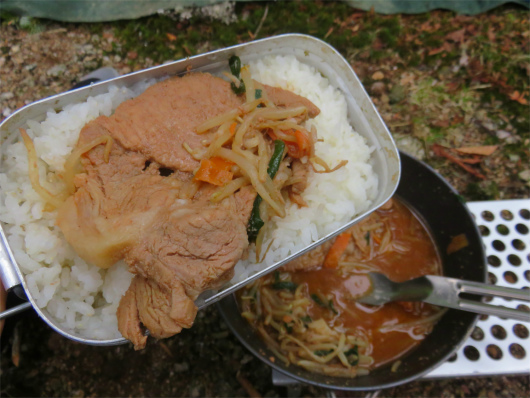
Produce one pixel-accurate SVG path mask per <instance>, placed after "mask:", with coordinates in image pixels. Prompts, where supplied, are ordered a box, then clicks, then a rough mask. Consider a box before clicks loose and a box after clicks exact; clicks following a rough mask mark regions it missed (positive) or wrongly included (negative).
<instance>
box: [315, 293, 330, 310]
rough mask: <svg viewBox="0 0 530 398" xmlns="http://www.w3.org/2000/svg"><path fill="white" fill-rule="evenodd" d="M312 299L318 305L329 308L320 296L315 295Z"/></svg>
mask: <svg viewBox="0 0 530 398" xmlns="http://www.w3.org/2000/svg"><path fill="white" fill-rule="evenodd" d="M311 298H312V299H313V301H314V302H315V303H317V304H318V305H319V306H321V307H324V308H326V307H327V305H326V303H324V302H323V301H322V299H321V298H320V297H319V296H318V294H316V293H313V294H312V295H311Z"/></svg>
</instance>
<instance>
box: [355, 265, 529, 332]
mask: <svg viewBox="0 0 530 398" xmlns="http://www.w3.org/2000/svg"><path fill="white" fill-rule="evenodd" d="M368 276H369V278H370V282H371V290H370V291H369V292H368V294H366V295H364V296H361V297H357V298H356V300H357V301H359V302H361V303H366V304H372V305H381V304H385V303H388V302H391V301H423V302H425V303H429V304H434V305H438V306H441V307H446V308H455V309H457V310H464V311H470V312H474V313H477V314H484V315H495V316H498V317H503V318H508V319H517V320H520V321H524V322H530V313H529V312H528V311H524V310H522V309H514V308H507V307H504V306H499V305H492V304H486V303H480V302H477V301H472V300H468V299H465V298H462V297H460V295H461V294H465V293H467V294H473V295H479V296H487V297H501V298H504V299H512V300H520V301H526V302H529V301H530V291H528V290H524V289H515V288H510V287H503V286H496V285H489V284H487V283H479V282H471V281H464V280H461V279H455V278H447V277H444V276H438V275H426V276H422V277H420V278H415V279H411V280H409V281H406V282H401V283H398V282H393V281H391V280H390V279H388V278H387V277H386V275H383V274H380V273H377V272H370V273H369V274H368Z"/></svg>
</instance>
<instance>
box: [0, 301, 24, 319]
mask: <svg viewBox="0 0 530 398" xmlns="http://www.w3.org/2000/svg"><path fill="white" fill-rule="evenodd" d="M30 308H31V303H30V302H29V301H28V302H25V303H22V304H19V305H16V306H14V307H12V308H10V309H8V310H5V311H2V312H0V320H2V319H5V318H7V317H10V316H12V315H15V314H18V313H19V312H22V311H26V310H27V309H30Z"/></svg>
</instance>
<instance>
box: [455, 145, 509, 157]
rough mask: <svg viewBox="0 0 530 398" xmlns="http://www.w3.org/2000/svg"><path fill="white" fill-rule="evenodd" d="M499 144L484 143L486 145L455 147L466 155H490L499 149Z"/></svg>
mask: <svg viewBox="0 0 530 398" xmlns="http://www.w3.org/2000/svg"><path fill="white" fill-rule="evenodd" d="M498 147H499V146H498V145H484V146H468V147H460V148H455V149H456V151H457V152H458V153H464V154H466V155H481V156H489V155H491V154H492V153H493V152H495V151H496V150H497V148H498Z"/></svg>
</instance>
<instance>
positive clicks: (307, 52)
mask: <svg viewBox="0 0 530 398" xmlns="http://www.w3.org/2000/svg"><path fill="white" fill-rule="evenodd" d="M232 55H237V56H239V57H240V58H241V62H242V64H245V63H248V62H250V61H253V60H257V59H259V58H262V57H264V56H268V55H294V56H295V57H296V58H297V59H298V60H299V61H300V62H302V63H305V64H308V65H310V66H312V67H314V68H316V69H317V70H318V71H319V72H320V73H321V74H322V75H323V76H325V77H326V78H328V80H329V81H330V83H331V84H332V85H333V86H334V87H337V88H338V89H340V90H341V91H342V93H343V94H344V96H345V98H346V102H347V107H348V118H349V121H350V123H351V125H352V127H353V128H354V130H355V131H357V132H358V133H359V134H361V135H362V136H363V137H364V138H365V139H366V141H367V143H368V145H369V146H371V147H373V148H374V151H373V152H372V156H371V162H372V166H373V168H374V171H375V172H376V174H377V175H378V179H379V181H378V194H377V197H376V199H375V200H374V202H373V204H372V205H371V207H370V208H369V209H368V210H367V211H365V212H364V213H362V214H359V215H357V216H356V217H355V218H353V219H352V220H351V221H350V222H348V223H346V224H344V225H343V226H342V227H340V228H338V229H337V230H335V231H333V232H332V233H330V234H328V235H326V236H324V237H322V238H321V239H320V240H318V241H316V242H314V243H313V244H311V245H310V246H308V247H306V248H305V249H303V250H301V251H299V252H297V253H294V254H293V255H291V256H289V257H287V258H285V259H283V260H282V261H280V262H277V263H275V264H273V265H271V266H267V267H265V268H263V269H262V270H261V271H260V272H258V273H256V274H254V275H252V276H251V277H249V278H248V279H245V280H244V281H240V282H237V283H233V282H228V283H227V284H226V285H224V286H223V287H222V288H221V289H219V290H218V291H206V292H204V293H203V294H201V295H200V296H199V297H198V299H197V300H196V305H197V306H198V307H199V308H203V307H206V306H207V305H209V304H212V303H214V302H216V301H218V300H220V299H221V298H223V297H225V296H227V295H229V294H231V293H232V292H234V291H236V290H237V289H239V288H240V287H242V286H244V285H245V284H247V283H249V282H251V281H253V280H255V279H257V278H259V277H261V276H263V275H265V274H267V273H269V272H271V271H273V270H274V269H276V268H278V267H280V266H282V265H283V264H285V263H287V262H289V261H291V260H293V259H294V258H296V257H298V256H299V255H301V254H303V253H305V252H307V251H309V250H311V249H313V248H315V247H316V246H318V245H320V244H322V243H323V242H324V241H326V240H328V239H330V238H332V237H333V236H335V235H337V234H339V233H341V232H343V231H344V230H346V229H347V228H349V227H351V226H352V225H353V224H355V223H356V222H358V221H360V220H361V219H362V218H364V217H366V216H367V215H368V214H370V213H371V212H373V211H374V210H376V209H377V208H379V207H380V206H381V205H382V204H383V203H385V202H386V201H387V200H388V199H390V198H391V197H392V195H393V194H394V191H395V190H396V188H397V186H398V182H399V179H400V173H401V166H400V158H399V153H398V150H397V148H396V145H395V143H394V141H393V139H392V136H391V135H390V132H389V131H388V129H387V127H386V126H385V124H384V122H383V120H382V119H381V116H380V115H379V113H378V112H377V110H376V108H375V107H374V105H373V103H372V101H371V100H370V98H369V96H368V94H367V93H366V91H365V89H364V87H363V85H362V84H361V82H360V80H359V78H358V77H357V75H356V74H355V72H354V71H353V69H352V68H351V66H350V64H349V63H348V62H347V61H346V60H345V59H344V58H343V57H342V56H341V55H340V53H339V52H338V51H337V50H335V49H334V48H333V47H331V46H330V45H329V44H327V43H325V42H324V41H321V40H319V39H316V38H314V37H311V36H307V35H299V34H286V35H280V36H274V37H270V38H267V39H262V40H257V41H254V42H250V43H245V44H240V45H236V46H233V47H228V48H225V49H221V50H216V51H212V52H209V53H205V54H201V55H197V56H194V57H189V58H186V59H182V60H179V61H175V62H171V63H167V64H164V65H161V66H157V67H153V68H150V69H146V70H143V71H139V72H135V73H131V74H129V75H125V76H121V77H117V78H114V79H111V80H107V81H104V82H100V83H97V84H92V85H90V86H87V87H83V88H80V89H76V90H73V91H70V92H66V93H63V94H59V95H56V96H53V97H50V98H46V99H43V100H40V101H37V102H35V103H33V104H30V105H28V106H26V107H24V108H22V109H20V110H18V111H17V112H15V113H13V114H12V115H11V116H10V117H9V118H7V119H6V120H4V122H3V123H2V124H1V125H0V142H1V143H3V142H5V140H6V139H7V138H8V137H9V136H10V135H11V134H18V129H19V128H20V127H23V128H24V127H26V122H27V121H28V120H35V121H38V122H40V121H43V120H44V119H45V118H46V114H47V112H49V111H50V110H55V111H60V110H62V109H63V108H64V107H65V106H66V105H69V104H73V103H81V102H84V101H86V100H87V98H88V97H92V96H96V95H99V94H103V93H106V92H108V90H109V87H110V86H117V87H131V86H133V85H134V84H136V83H138V82H140V81H143V80H147V79H163V78H166V77H169V76H178V75H183V74H185V73H187V72H189V71H193V72H209V73H212V74H220V73H221V72H223V71H227V70H229V68H228V59H229V58H230V57H231V56H232ZM0 155H1V161H0V171H2V170H3V169H4V161H5V159H4V156H3V154H0ZM0 232H1V234H0V235H1V236H0V239H1V246H0V277H1V278H2V282H3V283H4V286H5V288H6V289H8V290H10V289H13V288H15V287H16V286H19V285H21V286H22V287H23V289H24V291H25V293H26V295H27V298H28V300H29V301H30V302H31V304H32V305H33V308H34V309H35V310H36V311H37V313H38V314H39V315H40V317H41V318H42V319H44V321H46V323H48V325H50V327H52V328H53V329H54V330H55V331H57V332H58V333H60V334H61V335H63V336H65V337H67V338H70V339H72V340H75V341H78V342H82V343H85V344H93V345H115V344H121V343H124V342H126V341H127V340H125V339H124V338H118V339H108V340H95V339H87V338H85V337H83V336H81V335H79V334H77V333H73V332H72V331H70V330H65V328H63V327H62V326H60V325H59V324H58V323H56V322H55V320H54V319H53V318H52V317H51V316H50V315H49V314H48V313H47V311H46V310H45V309H40V308H38V307H37V306H36V304H35V300H34V298H33V297H32V295H31V292H30V291H29V289H28V286H27V284H26V282H25V279H24V277H23V274H22V271H21V270H20V268H19V267H18V265H17V262H16V260H15V258H14V256H13V254H12V252H11V250H10V249H9V244H8V242H7V240H6V237H5V235H4V232H3V230H1V231H0Z"/></svg>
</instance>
